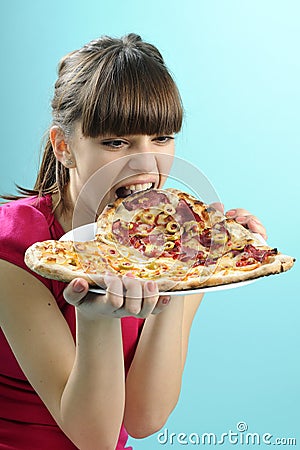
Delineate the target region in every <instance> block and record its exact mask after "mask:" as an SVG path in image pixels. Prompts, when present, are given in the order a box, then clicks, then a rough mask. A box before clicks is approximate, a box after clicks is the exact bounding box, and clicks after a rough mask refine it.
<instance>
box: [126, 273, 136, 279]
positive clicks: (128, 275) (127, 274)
mask: <svg viewBox="0 0 300 450" xmlns="http://www.w3.org/2000/svg"><path fill="white" fill-rule="evenodd" d="M125 277H128V278H134V275H133V273H132V272H127V273H126V275H125Z"/></svg>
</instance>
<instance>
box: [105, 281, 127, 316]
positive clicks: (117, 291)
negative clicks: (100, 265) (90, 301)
mask: <svg viewBox="0 0 300 450" xmlns="http://www.w3.org/2000/svg"><path fill="white" fill-rule="evenodd" d="M104 283H105V286H106V296H105V297H106V305H107V307H108V308H109V307H110V309H111V310H112V311H116V310H118V309H120V308H122V306H123V304H124V293H123V284H122V280H121V279H120V278H119V277H117V276H116V275H113V274H107V275H105V276H104Z"/></svg>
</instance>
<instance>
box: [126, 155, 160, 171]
mask: <svg viewBox="0 0 300 450" xmlns="http://www.w3.org/2000/svg"><path fill="white" fill-rule="evenodd" d="M128 165H129V167H130V169H132V170H134V171H137V172H145V173H146V172H153V171H155V169H156V168H157V163H156V158H155V153H151V152H149V151H140V152H137V153H134V154H132V155H131V156H130V158H129V163H128Z"/></svg>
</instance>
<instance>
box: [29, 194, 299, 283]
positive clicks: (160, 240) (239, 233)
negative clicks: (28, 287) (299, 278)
mask: <svg viewBox="0 0 300 450" xmlns="http://www.w3.org/2000/svg"><path fill="white" fill-rule="evenodd" d="M25 262H26V264H27V265H28V267H29V268H30V269H31V270H33V271H34V272H37V273H38V274H40V275H42V276H44V277H47V278H52V279H57V280H60V281H65V282H69V281H71V280H72V279H73V278H76V277H82V278H84V279H86V280H87V281H88V282H89V284H90V285H91V286H97V285H98V286H101V285H103V277H104V274H105V273H107V272H111V273H114V274H116V275H118V276H124V275H129V274H130V275H131V276H134V277H136V278H139V279H142V280H149V279H151V280H155V281H156V282H157V283H158V286H159V289H160V290H161V291H166V290H169V291H174V290H187V289H189V290H190V289H196V288H204V287H210V286H218V285H224V284H228V283H235V282H240V281H246V280H251V279H254V278H259V277H262V276H266V275H271V274H278V273H281V272H285V271H287V270H288V269H290V268H291V267H292V266H293V264H294V258H292V257H291V256H287V255H283V254H282V253H280V252H278V250H277V249H276V248H272V247H269V246H268V245H267V244H266V243H264V242H262V241H261V239H260V238H259V237H257V235H255V234H254V233H252V232H251V231H249V230H248V229H246V228H245V227H244V226H242V225H241V224H239V223H237V222H236V221H235V220H233V219H228V218H226V217H225V216H224V215H223V214H222V213H221V212H219V211H218V210H216V209H214V208H213V207H211V206H209V205H207V204H205V203H203V202H202V201H200V200H198V199H196V198H195V197H193V196H192V195H190V194H188V193H185V192H181V191H179V190H176V189H166V190H159V189H151V190H148V191H141V192H138V193H135V194H133V195H130V196H129V197H126V198H119V199H117V200H116V201H115V202H114V203H113V204H109V205H107V207H106V208H105V209H104V211H103V212H102V214H101V215H100V216H99V218H98V220H97V227H96V234H95V238H94V239H93V240H91V241H86V242H75V241H54V240H49V241H44V242H37V243H35V244H33V245H32V246H31V247H29V248H28V249H27V251H26V254H25Z"/></svg>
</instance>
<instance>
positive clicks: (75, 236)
mask: <svg viewBox="0 0 300 450" xmlns="http://www.w3.org/2000/svg"><path fill="white" fill-rule="evenodd" d="M96 226H97V224H96V223H88V224H86V225H82V226H81V227H78V228H75V229H74V230H70V231H68V232H67V233H66V234H64V235H63V236H62V237H61V238H60V241H92V240H93V239H94V238H95V233H96ZM255 235H256V237H257V238H258V239H259V240H260V241H261V242H262V244H266V241H265V240H264V239H263V238H262V237H261V235H260V234H255ZM257 280H259V278H255V279H254V280H247V281H240V282H237V283H230V284H223V285H221V286H212V287H205V288H199V289H187V290H185V291H168V292H160V295H164V294H165V295H170V296H172V297H175V296H179V295H192V294H204V293H205V292H217V291H225V290H227V289H234V288H238V287H242V286H247V284H252V283H255V281H257ZM90 292H94V293H96V294H105V290H104V289H101V288H90Z"/></svg>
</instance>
